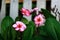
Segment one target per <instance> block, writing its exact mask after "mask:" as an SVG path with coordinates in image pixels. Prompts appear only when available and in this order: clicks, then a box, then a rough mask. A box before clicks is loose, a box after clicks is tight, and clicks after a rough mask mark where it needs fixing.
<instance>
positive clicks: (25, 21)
mask: <svg viewBox="0 0 60 40" xmlns="http://www.w3.org/2000/svg"><path fill="white" fill-rule="evenodd" d="M21 21H22V22H23V23H24V24H28V23H29V22H28V20H27V19H26V18H24V17H23V18H22V19H21Z"/></svg>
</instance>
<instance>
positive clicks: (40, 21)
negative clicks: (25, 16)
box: [34, 14, 45, 27]
mask: <svg viewBox="0 0 60 40" xmlns="http://www.w3.org/2000/svg"><path fill="white" fill-rule="evenodd" d="M34 22H35V24H36V27H38V26H42V25H44V23H45V18H44V15H42V14H39V15H37V16H36V17H35V18H34Z"/></svg>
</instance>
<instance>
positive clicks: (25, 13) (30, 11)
mask: <svg viewBox="0 0 60 40" xmlns="http://www.w3.org/2000/svg"><path fill="white" fill-rule="evenodd" d="M37 10H38V8H37V7H36V8H34V9H32V10H28V9H25V8H22V10H21V11H22V14H23V15H25V16H30V15H31V13H32V12H33V11H37Z"/></svg>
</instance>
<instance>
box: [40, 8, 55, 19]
mask: <svg viewBox="0 0 60 40" xmlns="http://www.w3.org/2000/svg"><path fill="white" fill-rule="evenodd" d="M41 10H42V12H43V14H44V16H45V18H49V17H52V18H55V17H54V16H53V15H52V14H51V12H49V11H48V10H46V9H41Z"/></svg>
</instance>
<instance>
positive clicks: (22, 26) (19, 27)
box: [13, 21, 26, 32]
mask: <svg viewBox="0 0 60 40" xmlns="http://www.w3.org/2000/svg"><path fill="white" fill-rule="evenodd" d="M13 28H15V30H16V31H20V32H23V31H24V30H25V29H26V25H25V24H24V23H23V22H20V21H17V22H16V23H15V24H13Z"/></svg>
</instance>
